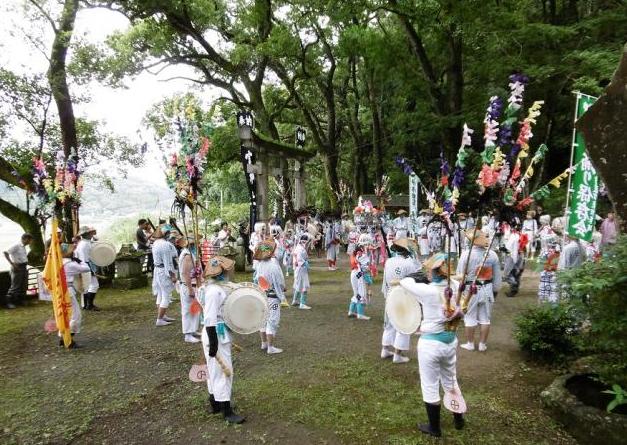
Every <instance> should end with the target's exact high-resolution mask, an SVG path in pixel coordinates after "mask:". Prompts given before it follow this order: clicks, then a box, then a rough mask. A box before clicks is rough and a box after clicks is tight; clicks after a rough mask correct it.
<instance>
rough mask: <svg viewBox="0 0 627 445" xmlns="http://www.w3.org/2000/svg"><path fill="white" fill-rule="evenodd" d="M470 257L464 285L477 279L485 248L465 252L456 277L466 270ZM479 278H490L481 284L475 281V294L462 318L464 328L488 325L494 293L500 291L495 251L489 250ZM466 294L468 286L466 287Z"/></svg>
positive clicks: (476, 247) (499, 274)
mask: <svg viewBox="0 0 627 445" xmlns="http://www.w3.org/2000/svg"><path fill="white" fill-rule="evenodd" d="M469 255H470V263H469V264H468V273H467V275H466V283H472V282H474V281H475V278H476V277H477V272H478V271H479V268H480V267H481V262H482V261H483V257H484V256H485V248H483V247H478V246H474V247H473V248H472V250H470V251H468V250H465V251H464V252H463V253H462V255H461V257H460V259H459V263H457V271H456V272H457V275H460V276H461V275H463V274H464V270H466V263H467V262H468V256H469ZM481 270H482V272H481V276H482V277H483V276H488V277H491V278H490V279H489V280H486V281H485V282H482V281H481V280H477V281H476V282H475V284H476V285H477V293H476V294H475V295H473V296H472V299H471V300H470V303H469V305H468V311H467V312H466V315H465V316H464V325H465V326H466V327H474V326H477V324H482V325H489V324H490V319H491V316H492V305H493V304H494V293H497V292H498V291H499V290H500V289H501V280H502V278H501V263H500V262H499V257H498V255H497V254H496V252H495V251H493V250H490V253H489V254H488V257H487V258H486V261H485V263H484V264H483V267H482V268H481ZM466 287H467V290H466V292H468V291H469V290H470V289H469V286H466Z"/></svg>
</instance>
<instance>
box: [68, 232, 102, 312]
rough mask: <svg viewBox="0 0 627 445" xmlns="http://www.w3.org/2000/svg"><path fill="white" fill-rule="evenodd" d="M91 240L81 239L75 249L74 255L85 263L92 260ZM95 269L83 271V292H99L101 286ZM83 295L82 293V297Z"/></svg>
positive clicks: (83, 304) (83, 303)
mask: <svg viewBox="0 0 627 445" xmlns="http://www.w3.org/2000/svg"><path fill="white" fill-rule="evenodd" d="M91 244H92V242H91V240H88V239H84V238H83V239H81V240H80V241H79V242H78V244H77V245H76V249H75V250H74V256H75V257H76V258H78V259H79V260H81V262H83V263H85V264H89V262H90V261H91ZM93 272H94V271H93V270H91V269H90V271H88V272H85V273H83V275H82V277H83V292H84V293H88V292H89V293H93V294H95V293H96V292H98V289H99V288H100V284H99V283H98V277H96V274H94V273H93ZM82 298H83V295H81V299H82ZM81 304H82V306H85V302H84V301H82V302H81Z"/></svg>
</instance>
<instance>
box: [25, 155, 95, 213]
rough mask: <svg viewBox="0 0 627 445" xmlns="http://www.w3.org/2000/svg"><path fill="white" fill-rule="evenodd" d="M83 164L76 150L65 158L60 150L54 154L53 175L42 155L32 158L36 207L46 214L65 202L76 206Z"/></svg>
mask: <svg viewBox="0 0 627 445" xmlns="http://www.w3.org/2000/svg"><path fill="white" fill-rule="evenodd" d="M84 170H85V166H84V164H83V163H82V162H79V161H78V156H77V155H76V151H75V150H74V149H72V151H71V153H70V156H69V157H68V158H67V159H66V158H65V154H64V153H63V151H62V150H59V151H58V152H57V154H56V156H55V169H54V177H52V175H51V174H50V172H49V171H48V168H47V166H46V163H45V162H44V159H43V157H38V158H33V166H32V173H33V183H34V191H35V194H36V196H37V198H38V204H37V207H38V208H40V209H41V210H42V211H43V212H44V213H47V214H48V215H50V214H52V212H53V211H54V209H55V208H58V207H60V206H63V205H64V204H66V203H67V202H71V203H72V204H73V205H76V206H78V205H79V204H80V200H81V194H82V192H83V185H84V176H83V172H84Z"/></svg>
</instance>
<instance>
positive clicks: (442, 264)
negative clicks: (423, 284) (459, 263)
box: [422, 252, 455, 276]
mask: <svg viewBox="0 0 627 445" xmlns="http://www.w3.org/2000/svg"><path fill="white" fill-rule="evenodd" d="M447 259H448V254H446V253H444V252H438V253H434V254H433V255H431V256H430V257H429V258H427V259H426V260H425V262H424V263H422V267H424V269H425V270H427V271H431V270H436V269H437V270H438V272H439V273H441V274H442V275H445V276H448V275H451V274H453V273H455V270H454V269H453V267H452V266H451V268H450V269H449V264H448V261H447Z"/></svg>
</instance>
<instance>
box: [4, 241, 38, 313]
mask: <svg viewBox="0 0 627 445" xmlns="http://www.w3.org/2000/svg"><path fill="white" fill-rule="evenodd" d="M32 241H33V236H32V235H31V234H30V233H25V234H24V235H22V238H21V240H20V243H18V244H16V245H14V246H13V247H11V248H10V249H9V250H7V251H6V252H4V257H5V258H6V259H7V261H8V262H9V264H10V265H11V287H10V288H9V290H8V292H7V295H6V301H4V306H5V307H6V308H7V309H14V308H15V305H16V304H21V303H23V302H24V299H25V297H26V288H27V286H28V269H27V267H26V266H27V265H28V256H27V254H26V246H28V245H29V244H30V243H31V242H32Z"/></svg>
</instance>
